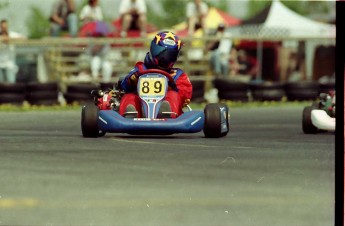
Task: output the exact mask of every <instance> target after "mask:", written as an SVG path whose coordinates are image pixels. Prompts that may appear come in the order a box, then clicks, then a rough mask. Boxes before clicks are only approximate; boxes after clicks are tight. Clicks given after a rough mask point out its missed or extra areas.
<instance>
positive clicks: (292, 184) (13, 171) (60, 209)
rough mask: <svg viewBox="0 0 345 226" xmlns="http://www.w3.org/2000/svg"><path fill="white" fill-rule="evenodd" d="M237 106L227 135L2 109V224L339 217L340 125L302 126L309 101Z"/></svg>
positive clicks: (272, 221) (293, 221)
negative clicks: (122, 126) (116, 127)
mask: <svg viewBox="0 0 345 226" xmlns="http://www.w3.org/2000/svg"><path fill="white" fill-rule="evenodd" d="M230 112H231V132H230V133H229V134H228V136H226V137H224V138H220V139H206V138H204V137H203V133H202V132H201V133H197V134H177V135H170V136H164V137H158V136H154V137H152V136H147V137H144V136H130V135H126V134H107V135H106V136H105V137H102V138H97V139H86V138H83V137H82V136H81V131H80V111H55V112H54V111H43V112H42V111H25V112H0V121H1V123H0V156H1V157H0V225H234V226H247V225H248V226H251V225H253V226H254V225H255V226H261V225H262V226H268V225H274V226H279V225H289V226H290V225H296V226H297V225H298V226H302V225H303V226H304V225H305V226H309V225H310V226H318V225H320V226H328V225H334V201H335V200H334V190H335V189H334V186H335V172H334V164H335V160H334V158H335V135H334V133H329V132H327V133H320V134H315V135H305V134H303V132H302V129H301V116H302V107H263V108H257V107H253V108H234V109H231V110H230Z"/></svg>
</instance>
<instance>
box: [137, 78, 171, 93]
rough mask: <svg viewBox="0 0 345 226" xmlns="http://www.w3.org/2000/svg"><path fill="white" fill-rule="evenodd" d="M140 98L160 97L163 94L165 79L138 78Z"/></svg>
mask: <svg viewBox="0 0 345 226" xmlns="http://www.w3.org/2000/svg"><path fill="white" fill-rule="evenodd" d="M139 81H140V84H139V87H140V90H139V95H140V96H161V95H164V93H165V81H166V80H165V78H162V77H158V78H152V77H151V78H149V77H148V78H140V80H139Z"/></svg>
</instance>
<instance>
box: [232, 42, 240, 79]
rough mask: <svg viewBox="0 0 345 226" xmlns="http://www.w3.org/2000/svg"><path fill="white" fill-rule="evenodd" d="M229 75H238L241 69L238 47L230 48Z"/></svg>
mask: <svg viewBox="0 0 345 226" xmlns="http://www.w3.org/2000/svg"><path fill="white" fill-rule="evenodd" d="M229 67H230V69H229V71H230V72H229V75H230V77H233V76H236V75H238V71H239V69H240V64H239V63H238V53H237V49H236V48H231V50H230V60H229Z"/></svg>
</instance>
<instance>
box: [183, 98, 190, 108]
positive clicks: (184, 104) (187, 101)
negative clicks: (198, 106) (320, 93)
mask: <svg viewBox="0 0 345 226" xmlns="http://www.w3.org/2000/svg"><path fill="white" fill-rule="evenodd" d="M188 104H190V99H185V100H184V103H183V107H186V106H187V105H188Z"/></svg>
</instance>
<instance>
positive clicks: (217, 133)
mask: <svg viewBox="0 0 345 226" xmlns="http://www.w3.org/2000/svg"><path fill="white" fill-rule="evenodd" d="M221 108H225V110H224V111H225V112H224V111H222V110H221ZM204 114H205V123H204V129H203V131H204V134H205V137H207V138H218V137H223V136H225V135H227V134H228V132H229V128H230V127H229V108H228V106H227V105H225V104H219V103H211V104H207V105H206V107H205V109H204ZM222 114H225V115H224V116H223V117H225V120H226V122H225V123H226V127H227V129H226V131H225V132H222V124H224V122H222V118H223V117H222Z"/></svg>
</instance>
